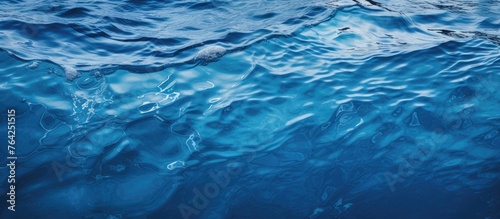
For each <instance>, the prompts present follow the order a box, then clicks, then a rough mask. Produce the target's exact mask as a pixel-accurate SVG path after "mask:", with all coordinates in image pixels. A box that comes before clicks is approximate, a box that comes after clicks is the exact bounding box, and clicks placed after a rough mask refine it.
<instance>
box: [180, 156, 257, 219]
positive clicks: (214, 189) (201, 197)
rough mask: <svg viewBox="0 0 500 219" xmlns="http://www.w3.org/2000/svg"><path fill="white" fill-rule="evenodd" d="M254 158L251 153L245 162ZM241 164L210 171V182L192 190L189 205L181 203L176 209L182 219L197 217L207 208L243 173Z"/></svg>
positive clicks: (227, 165)
mask: <svg viewBox="0 0 500 219" xmlns="http://www.w3.org/2000/svg"><path fill="white" fill-rule="evenodd" d="M254 158H255V152H251V153H250V156H249V157H248V158H247V159H246V162H247V163H248V162H250V161H252V160H253V159H254ZM240 163H241V162H237V161H231V162H228V163H227V164H226V166H225V169H223V170H221V171H215V170H211V171H209V173H208V175H209V176H210V179H211V180H210V181H209V182H208V183H206V184H205V185H204V186H202V187H195V188H194V189H192V191H193V194H194V197H193V199H192V200H191V204H187V203H181V204H179V205H178V206H177V207H178V208H179V211H180V212H181V215H182V218H184V219H188V218H191V217H192V216H193V215H194V216H197V215H199V214H200V212H201V211H202V210H204V209H205V208H207V207H208V205H209V204H210V200H212V199H214V198H216V197H217V196H218V195H219V193H220V192H221V190H223V189H225V188H226V187H227V186H228V185H229V183H231V177H235V176H237V175H239V174H241V172H242V171H243V167H242V165H240Z"/></svg>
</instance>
